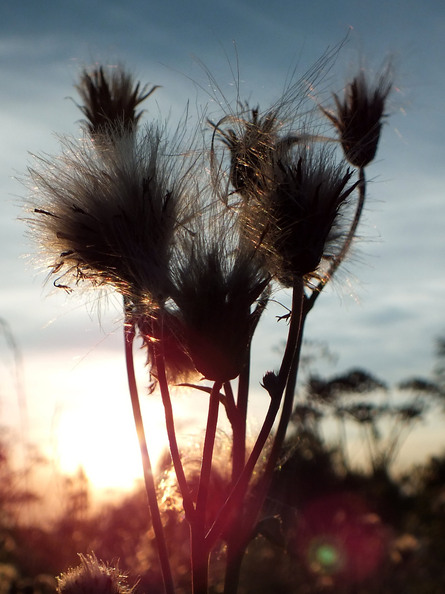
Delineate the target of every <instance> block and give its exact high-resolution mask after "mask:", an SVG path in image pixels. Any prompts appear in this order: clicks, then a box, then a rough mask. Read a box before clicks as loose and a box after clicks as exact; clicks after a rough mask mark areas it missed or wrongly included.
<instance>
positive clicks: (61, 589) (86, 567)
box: [57, 554, 134, 594]
mask: <svg viewBox="0 0 445 594" xmlns="http://www.w3.org/2000/svg"><path fill="white" fill-rule="evenodd" d="M79 557H80V565H79V566H77V567H74V568H71V569H69V570H68V571H67V572H66V573H62V574H61V575H60V576H59V577H58V578H57V592H58V594H132V592H133V591H134V588H131V587H130V586H129V585H128V584H127V576H126V575H125V574H123V573H122V572H121V571H120V570H119V569H118V568H117V567H111V566H109V565H107V564H105V563H103V562H102V561H98V560H97V558H96V555H94V554H91V555H82V554H79Z"/></svg>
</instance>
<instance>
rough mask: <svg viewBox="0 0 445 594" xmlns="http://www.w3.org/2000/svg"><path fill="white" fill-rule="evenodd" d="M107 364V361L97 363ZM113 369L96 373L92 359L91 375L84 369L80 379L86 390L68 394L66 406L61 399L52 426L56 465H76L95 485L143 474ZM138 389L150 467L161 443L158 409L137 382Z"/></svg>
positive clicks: (128, 484) (115, 486) (122, 487)
mask: <svg viewBox="0 0 445 594" xmlns="http://www.w3.org/2000/svg"><path fill="white" fill-rule="evenodd" d="M107 365H109V362H108V364H107V363H103V364H102V367H103V366H107ZM88 372H90V370H88ZM115 375H116V373H114V376H113V374H111V373H101V372H100V371H99V373H98V370H97V363H96V366H95V367H94V369H91V379H90V381H88V382H85V370H84V373H82V379H83V383H84V384H85V383H87V385H88V386H89V390H88V393H86V392H85V391H84V390H83V391H80V390H79V393H78V396H77V397H76V398H75V399H73V398H69V406H67V400H66V399H64V403H65V406H64V410H63V412H62V413H61V414H60V416H59V419H58V421H57V423H56V425H57V426H56V428H55V435H54V438H55V440H56V443H57V445H56V446H55V449H56V452H55V454H56V457H57V461H58V466H59V468H60V470H61V471H62V472H63V473H64V474H68V475H71V474H73V473H75V472H76V471H77V470H78V468H79V466H81V467H82V468H83V469H84V471H85V473H86V475H87V477H88V479H89V480H90V482H91V486H92V488H93V489H94V490H119V491H129V490H131V489H132V488H133V487H134V483H135V481H136V480H138V479H141V478H142V476H143V473H142V464H141V458H140V451H139V445H138V441H137V436H136V430H135V427H134V420H133V416H132V410H131V404H130V398H129V395H128V390H127V387H126V385H125V382H124V381H122V383H121V382H120V381H118V382H117V383H116V381H115V380H116V377H115ZM88 376H90V373H88ZM97 378H101V380H98V379H97ZM103 378H109V379H108V380H107V382H109V385H104V381H103ZM113 379H114V382H113ZM99 381H100V388H99V385H98V383H99ZM141 394H142V398H141V401H142V402H141V408H142V411H143V415H144V425H145V432H146V437H147V442H148V449H149V453H150V457H151V462H152V465H153V467H155V466H156V464H157V461H158V460H159V457H160V456H161V454H162V453H163V451H164V450H165V447H166V437H165V432H164V418H163V410H162V405H161V403H160V402H159V399H158V398H157V397H156V396H155V395H153V396H145V391H143V389H142V387H141Z"/></svg>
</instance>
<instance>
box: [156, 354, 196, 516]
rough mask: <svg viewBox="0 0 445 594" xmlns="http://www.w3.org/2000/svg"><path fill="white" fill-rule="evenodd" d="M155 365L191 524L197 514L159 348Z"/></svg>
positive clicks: (176, 466) (169, 435) (177, 470)
mask: <svg viewBox="0 0 445 594" xmlns="http://www.w3.org/2000/svg"><path fill="white" fill-rule="evenodd" d="M154 356H155V364H156V369H157V373H158V382H159V388H160V391H161V398H162V404H163V406H164V415H165V426H166V429H167V437H168V441H169V446H170V454H171V457H172V461H173V467H174V469H175V474H176V478H177V480H178V485H179V490H180V492H181V496H182V501H183V507H184V513H185V516H186V518H187V520H188V522H189V523H190V522H191V521H192V519H193V516H194V513H195V507H194V505H193V499H192V495H191V493H190V490H189V488H188V484H187V479H186V476H185V472H184V468H183V466H182V461H181V454H180V453H179V447H178V442H177V439H176V429H175V421H174V416H173V407H172V402H171V398H170V390H169V388H168V382H167V377H166V374H165V363H164V357H163V356H162V354H160V353H159V351H158V348H157V347H156V348H155V355H154Z"/></svg>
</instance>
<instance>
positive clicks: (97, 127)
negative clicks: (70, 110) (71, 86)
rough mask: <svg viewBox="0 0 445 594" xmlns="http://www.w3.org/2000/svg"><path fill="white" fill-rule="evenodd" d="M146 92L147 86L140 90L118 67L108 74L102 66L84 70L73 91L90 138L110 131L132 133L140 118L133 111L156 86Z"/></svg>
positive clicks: (138, 84) (139, 115)
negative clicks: (78, 100)
mask: <svg viewBox="0 0 445 594" xmlns="http://www.w3.org/2000/svg"><path fill="white" fill-rule="evenodd" d="M147 88H148V87H147V85H145V86H144V87H142V88H141V85H140V83H139V82H138V83H135V82H134V80H133V76H132V75H131V74H130V73H128V72H126V71H125V70H124V69H123V68H122V67H120V66H118V67H116V68H112V69H110V70H108V71H105V70H104V68H103V66H100V67H98V68H94V69H93V70H92V71H91V72H88V71H87V70H84V71H83V72H82V74H81V77H80V82H79V84H78V85H76V89H77V91H78V93H79V95H80V97H81V99H82V104H81V105H79V106H78V107H79V109H80V110H81V111H82V113H83V114H84V116H85V117H86V128H87V130H88V131H89V132H90V133H91V134H92V135H97V134H101V133H105V132H106V131H107V129H108V128H110V127H111V128H113V129H116V127H121V128H122V129H123V130H126V131H132V130H134V129H135V128H136V126H137V124H138V122H139V119H140V117H141V115H142V111H136V109H137V107H138V106H139V105H140V104H141V103H142V102H143V101H145V99H147V97H149V96H150V95H151V94H152V93H153V92H154V91H155V90H156V89H157V88H158V86H153V87H152V88H151V89H150V90H147Z"/></svg>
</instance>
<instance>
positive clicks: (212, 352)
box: [173, 229, 270, 382]
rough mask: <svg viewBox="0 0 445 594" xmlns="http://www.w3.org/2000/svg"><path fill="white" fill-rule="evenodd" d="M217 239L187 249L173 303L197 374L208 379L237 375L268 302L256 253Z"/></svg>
mask: <svg viewBox="0 0 445 594" xmlns="http://www.w3.org/2000/svg"><path fill="white" fill-rule="evenodd" d="M230 234H231V231H230V229H226V236H224V235H220V234H216V236H215V235H213V236H212V234H211V233H210V235H209V236H210V237H211V239H208V238H206V237H199V236H198V237H194V238H193V240H190V241H189V242H187V243H186V244H185V245H184V248H183V251H182V256H181V257H179V258H178V261H177V263H176V267H175V269H174V274H173V276H174V278H173V284H174V287H175V288H174V292H173V300H174V302H175V304H176V306H177V308H178V316H179V317H180V319H181V320H182V322H183V327H184V329H185V335H184V336H185V342H186V345H187V348H188V352H189V353H190V356H191V358H192V360H193V363H194V365H195V366H196V369H197V370H198V371H199V372H200V373H201V374H202V375H203V376H204V377H205V378H206V379H209V380H214V381H221V382H225V381H228V380H230V379H233V378H235V377H237V376H238V375H239V373H240V372H241V369H242V367H243V365H244V364H245V356H246V355H247V352H248V348H249V345H250V341H251V338H252V335H253V332H254V330H255V327H256V324H257V322H258V319H259V312H260V311H261V307H260V308H258V306H257V309H255V310H254V311H252V306H253V305H254V304H255V302H257V301H258V300H261V299H266V298H267V297H266V289H267V286H268V283H269V280H270V279H269V275H268V274H267V273H265V272H264V270H263V269H262V267H261V265H260V263H259V261H258V260H257V258H256V254H255V253H254V252H253V251H252V250H247V249H246V248H245V246H244V247H243V246H240V245H239V244H234V243H231V239H230Z"/></svg>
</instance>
